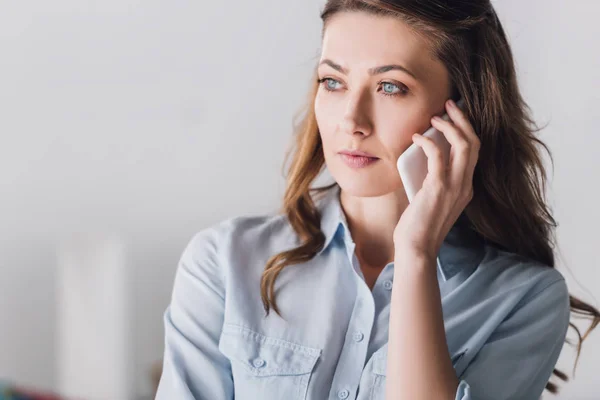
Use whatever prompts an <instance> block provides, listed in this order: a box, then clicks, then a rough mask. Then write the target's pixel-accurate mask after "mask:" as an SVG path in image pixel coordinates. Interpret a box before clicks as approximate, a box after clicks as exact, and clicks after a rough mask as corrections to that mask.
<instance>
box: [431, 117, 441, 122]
mask: <svg viewBox="0 0 600 400" xmlns="http://www.w3.org/2000/svg"><path fill="white" fill-rule="evenodd" d="M433 120H434V121H438V122H439V121H441V120H442V119H441V118H440V117H438V116H437V115H436V116H435V117H433Z"/></svg>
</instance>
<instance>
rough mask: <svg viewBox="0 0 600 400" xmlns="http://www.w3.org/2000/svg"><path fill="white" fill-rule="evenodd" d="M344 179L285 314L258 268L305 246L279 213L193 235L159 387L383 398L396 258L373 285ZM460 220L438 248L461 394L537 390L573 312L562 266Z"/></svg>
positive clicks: (519, 395) (270, 399) (168, 398)
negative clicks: (343, 195) (344, 196)
mask: <svg viewBox="0 0 600 400" xmlns="http://www.w3.org/2000/svg"><path fill="white" fill-rule="evenodd" d="M339 190H340V189H339V187H337V186H336V187H335V189H334V190H333V191H332V192H329V193H328V194H327V195H326V197H324V198H322V199H321V200H320V201H317V206H318V207H319V210H320V211H321V213H322V220H321V228H322V230H323V233H324V234H325V237H326V241H325V245H324V247H323V249H322V250H321V251H320V252H319V253H318V254H317V255H316V256H315V257H314V258H313V259H311V260H310V261H307V262H304V263H302V264H295V265H291V266H288V267H286V268H284V270H283V271H282V272H281V274H280V275H279V277H278V279H277V281H276V285H275V288H276V291H275V293H276V300H277V304H278V306H279V308H280V311H281V313H282V316H283V318H284V319H282V318H281V317H279V316H278V315H277V313H275V312H274V311H273V310H272V309H271V312H270V313H269V316H268V317H265V311H264V308H263V304H262V301H261V297H260V278H261V274H262V272H263V270H264V267H265V265H266V262H267V260H268V258H269V257H270V256H272V255H274V254H277V253H279V252H281V251H283V250H288V249H291V248H293V247H296V246H297V245H298V244H299V240H298V238H297V236H296V234H295V233H294V231H293V230H292V228H291V225H290V224H289V222H288V221H287V219H286V217H285V216H283V215H262V216H238V217H234V218H229V219H227V220H225V221H222V222H219V223H216V224H214V225H213V226H211V227H208V228H205V229H203V230H201V231H200V232H198V233H197V234H196V235H195V236H194V237H193V238H192V239H191V241H190V243H189V244H188V245H187V247H186V248H185V250H184V252H183V255H182V256H181V259H180V262H179V265H178V268H177V273H176V277H175V283H174V288H173V294H172V298H171V303H170V304H169V306H168V308H167V309H166V311H165V313H164V327H165V351H164V365H163V375H162V378H161V380H160V384H159V387H158V394H157V397H156V398H157V399H160V400H192V399H195V400H200V399H201V400H225V399H234V398H235V399H236V400H257V399H261V400H282V399H285V400H304V399H310V400H324V399H329V400H338V399H358V400H367V399H369V400H383V399H384V398H385V396H384V393H385V382H386V363H387V342H388V322H389V315H390V298H391V293H392V292H391V289H392V279H393V272H394V263H389V264H388V265H386V266H385V268H384V269H383V270H382V271H381V274H380V275H379V277H378V278H377V281H376V283H375V286H374V287H373V290H372V291H371V290H369V287H368V286H367V284H366V283H365V280H364V276H363V274H362V272H361V268H360V266H359V263H358V260H357V258H356V255H355V253H354V250H355V243H354V241H353V240H352V237H351V235H350V231H349V230H348V224H347V221H346V218H345V215H344V213H343V211H342V208H341V205H340V202H339V193H340V191H339ZM463 221H464V214H463V215H462V216H461V218H459V221H458V222H457V223H456V224H455V225H454V227H453V228H452V230H451V231H450V233H449V234H448V236H447V238H446V240H445V242H444V244H443V246H442V248H441V250H440V253H439V255H438V258H437V272H438V282H439V288H440V292H441V298H442V307H443V316H444V325H445V331H446V340H447V343H448V348H449V356H450V357H451V359H452V363H453V365H454V369H455V371H456V374H457V377H458V378H459V380H460V385H459V388H458V391H457V393H456V400H504V399H506V400H508V399H511V400H520V399H523V400H532V399H539V397H540V396H541V394H542V392H543V390H544V387H545V385H546V383H547V382H548V379H549V378H550V375H551V373H552V370H553V368H554V366H555V364H556V362H557V360H558V356H559V354H560V351H561V348H562V346H563V342H564V339H565V337H566V331H567V328H568V324H569V315H570V309H569V295H568V291H567V286H566V283H565V280H564V277H563V276H562V275H561V273H560V272H558V271H557V270H556V269H554V268H549V267H547V266H544V265H541V264H539V263H537V262H533V261H530V260H526V259H524V258H522V257H519V256H517V255H515V254H512V253H508V252H504V251H501V250H500V249H498V248H496V247H493V246H491V245H490V244H488V243H486V242H482V241H480V240H478V239H477V236H474V235H472V231H470V230H468V229H465V228H464V225H463V224H462V222H463ZM406 329H410V326H407V327H406Z"/></svg>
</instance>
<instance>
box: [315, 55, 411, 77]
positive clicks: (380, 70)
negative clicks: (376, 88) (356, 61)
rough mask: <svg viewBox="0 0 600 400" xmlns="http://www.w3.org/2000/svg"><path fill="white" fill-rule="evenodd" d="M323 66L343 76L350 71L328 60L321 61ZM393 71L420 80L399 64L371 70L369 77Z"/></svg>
mask: <svg viewBox="0 0 600 400" xmlns="http://www.w3.org/2000/svg"><path fill="white" fill-rule="evenodd" d="M323 64H326V65H329V66H330V67H331V68H333V69H335V70H336V71H339V72H341V73H343V74H346V75H347V74H348V70H347V69H346V68H344V67H342V66H341V65H339V64H337V63H335V62H333V61H331V60H330V59H328V58H325V59H323V61H321V63H320V64H319V65H323ZM392 70H398V71H402V72H405V73H407V74H408V75H410V76H412V77H413V78H414V79H415V80H419V78H417V76H416V75H415V74H413V73H412V72H410V70H408V68H406V67H403V66H402V65H397V64H390V65H382V66H380V67H373V68H369V69H368V72H369V75H378V74H382V73H384V72H387V71H392Z"/></svg>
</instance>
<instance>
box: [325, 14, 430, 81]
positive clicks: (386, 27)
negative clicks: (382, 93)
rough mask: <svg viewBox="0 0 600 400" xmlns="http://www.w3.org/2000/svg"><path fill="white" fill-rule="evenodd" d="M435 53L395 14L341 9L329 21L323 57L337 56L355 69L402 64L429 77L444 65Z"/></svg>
mask: <svg viewBox="0 0 600 400" xmlns="http://www.w3.org/2000/svg"><path fill="white" fill-rule="evenodd" d="M431 54H432V53H431V50H430V44H429V43H428V42H427V41H426V40H425V39H424V38H422V37H420V36H419V35H417V34H416V33H415V32H414V31H412V30H411V29H410V28H409V27H408V25H406V24H405V23H404V22H402V21H400V20H399V19H397V18H394V17H382V16H375V15H371V14H368V13H365V12H356V11H353V12H341V13H339V14H336V15H334V16H333V17H332V18H331V19H330V20H329V21H328V23H327V25H326V27H325V31H324V34H323V43H322V55H323V58H331V59H334V61H336V62H339V63H341V64H342V66H345V67H348V68H350V70H351V71H354V70H355V69H358V70H362V69H364V70H365V71H366V70H367V69H368V68H370V67H372V66H373V65H381V64H386V63H400V64H402V65H404V66H406V67H407V68H408V69H410V70H411V71H413V72H414V73H415V74H416V75H417V77H422V78H425V77H426V76H427V75H431V74H432V73H434V72H435V71H436V70H437V71H439V68H440V65H441V63H440V62H439V61H437V60H434V59H433V58H432V56H431ZM435 64H438V65H435ZM419 75H421V76H419Z"/></svg>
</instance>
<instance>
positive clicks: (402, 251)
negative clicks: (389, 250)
mask: <svg viewBox="0 0 600 400" xmlns="http://www.w3.org/2000/svg"><path fill="white" fill-rule="evenodd" d="M436 258H437V254H434V253H433V252H431V251H427V250H423V249H418V248H414V247H396V248H395V250H394V260H411V261H423V262H433V261H435V260H436Z"/></svg>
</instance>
